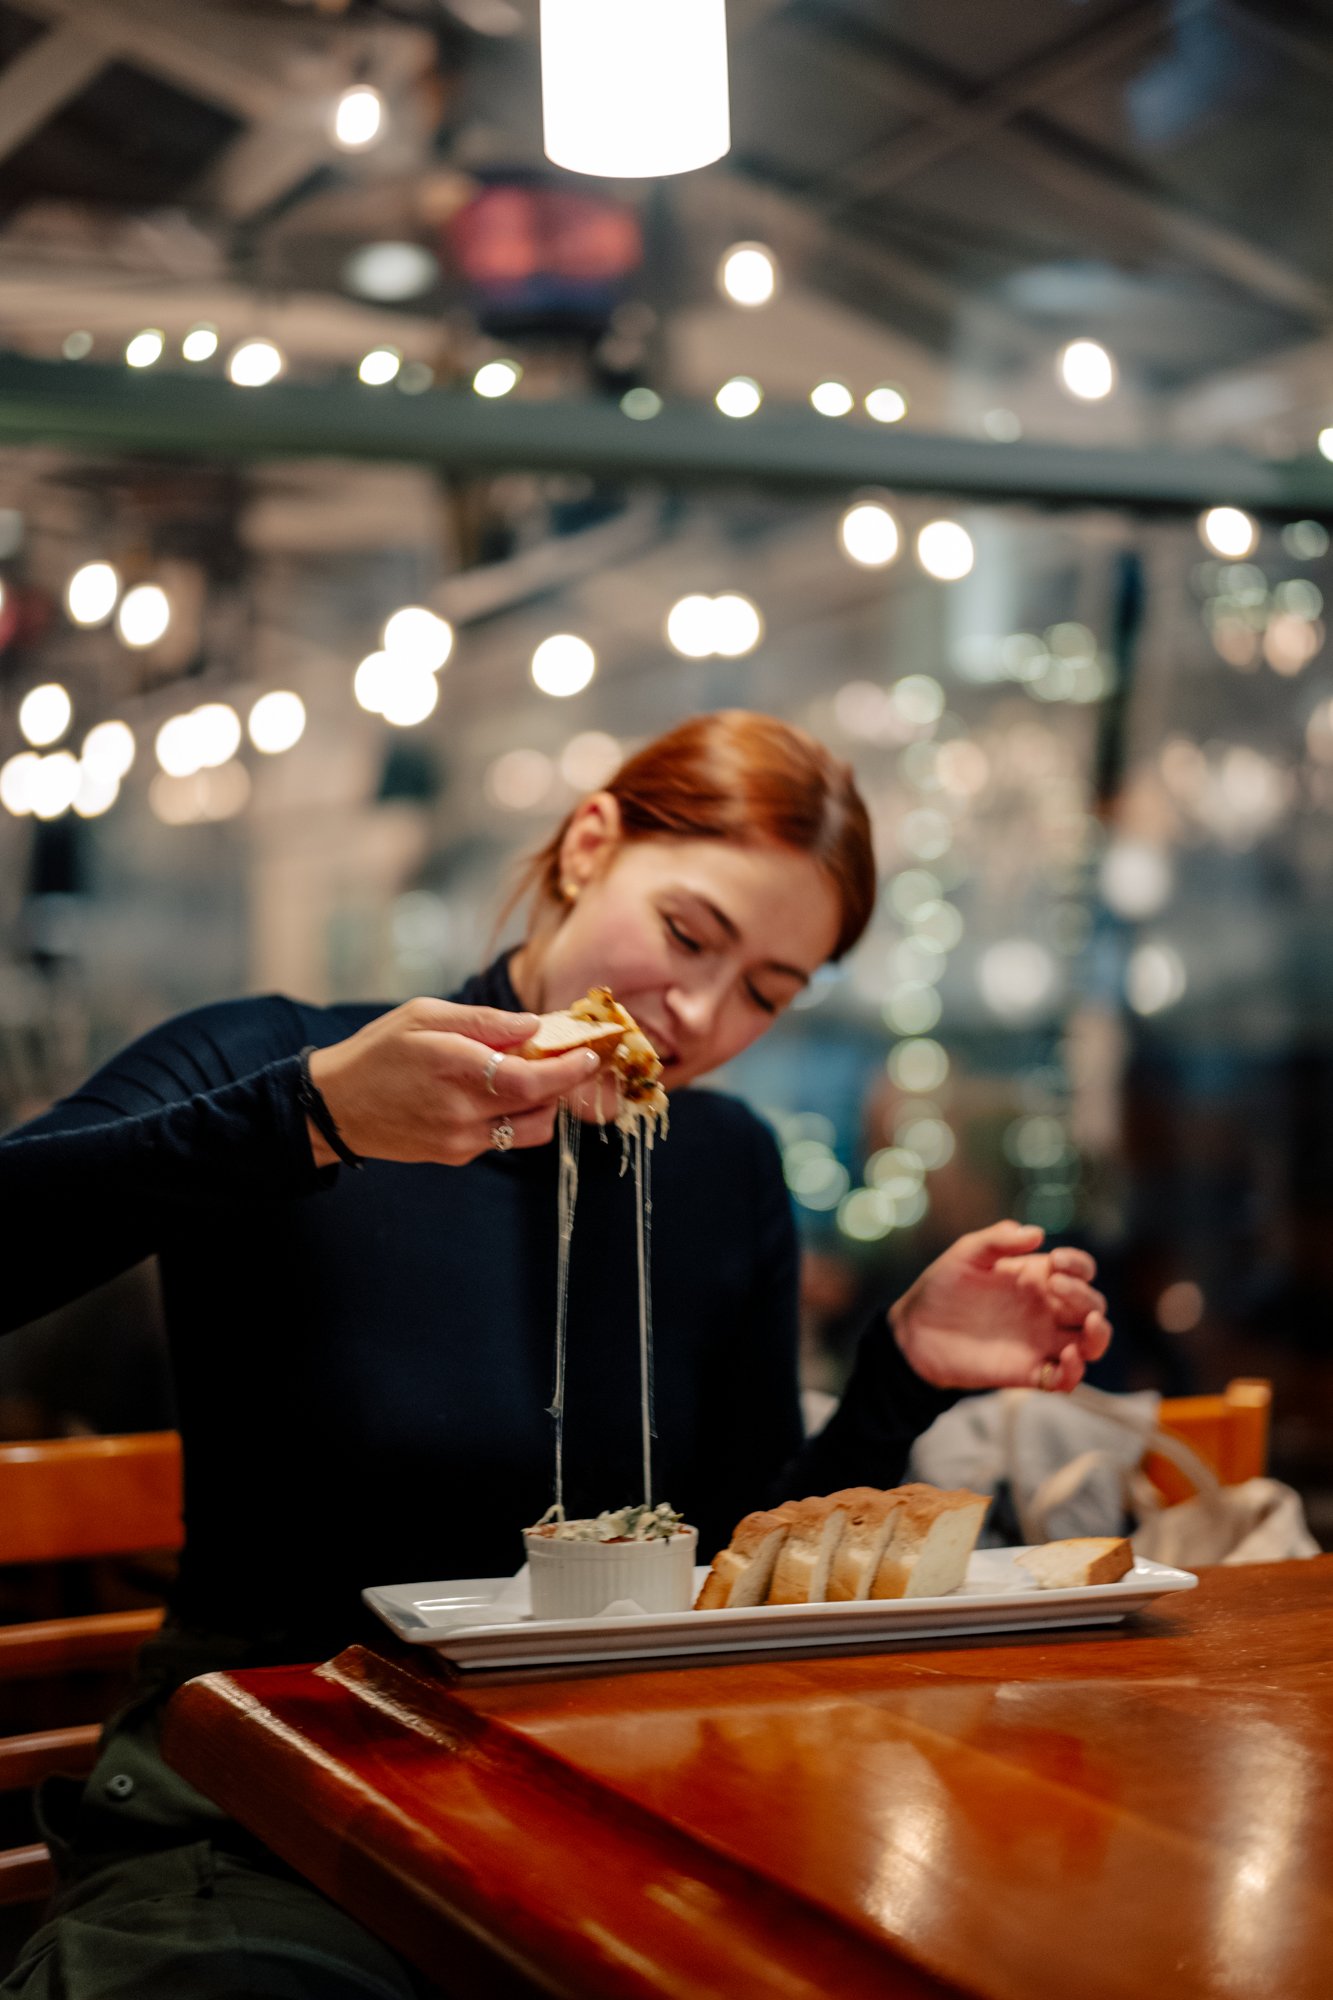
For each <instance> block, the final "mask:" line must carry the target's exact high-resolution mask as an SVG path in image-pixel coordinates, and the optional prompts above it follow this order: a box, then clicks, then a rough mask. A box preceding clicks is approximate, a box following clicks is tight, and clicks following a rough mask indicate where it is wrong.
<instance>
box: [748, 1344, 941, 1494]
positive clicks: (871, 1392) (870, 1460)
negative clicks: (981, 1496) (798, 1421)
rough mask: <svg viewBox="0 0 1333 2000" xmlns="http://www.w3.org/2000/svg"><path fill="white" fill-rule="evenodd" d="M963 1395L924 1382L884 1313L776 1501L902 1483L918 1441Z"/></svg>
mask: <svg viewBox="0 0 1333 2000" xmlns="http://www.w3.org/2000/svg"><path fill="white" fill-rule="evenodd" d="M957 1400H958V1395H957V1392H956V1391H954V1390H951V1389H936V1388H933V1387H932V1386H931V1384H930V1383H928V1382H923V1381H922V1379H921V1377H920V1376H919V1375H918V1374H916V1372H915V1371H914V1370H913V1369H912V1368H911V1367H909V1365H908V1363H907V1360H906V1359H905V1357H904V1355H903V1352H902V1349H901V1348H900V1347H899V1345H898V1343H897V1341H896V1340H895V1339H894V1337H893V1331H892V1328H891V1327H890V1326H889V1323H888V1318H887V1315H886V1314H885V1313H883V1312H878V1313H876V1314H875V1316H874V1318H873V1319H872V1320H871V1321H870V1323H869V1325H868V1326H867V1327H866V1329H865V1331H864V1333H863V1334H862V1335H861V1341H860V1345H859V1347H858V1349H857V1355H856V1365H855V1367H854V1368H853V1370H852V1374H851V1379H850V1380H849V1382H848V1384H847V1387H846V1389H845V1390H844V1391H843V1397H842V1401H841V1402H840V1403H839V1405H838V1407H837V1409H836V1410H835V1411H834V1412H833V1415H832V1416H831V1417H830V1418H829V1420H828V1422H827V1423H826V1424H825V1426H824V1428H823V1430H821V1431H819V1432H818V1433H817V1434H816V1435H815V1436H814V1437H812V1438H810V1439H808V1440H807V1442H806V1443H805V1444H804V1445H803V1446H802V1447H801V1449H800V1451H799V1452H798V1453H797V1454H796V1456H795V1458H793V1459H792V1461H791V1463H790V1464H789V1465H788V1466H787V1467H786V1468H785V1470H784V1472H783V1474H782V1478H781V1481H780V1482H779V1489H778V1491H777V1493H776V1494H775V1498H779V1499H796V1498H799V1497H800V1496H801V1495H803V1494H806V1493H836V1492H837V1491H839V1489H840V1488H842V1487H844V1486H896V1485H898V1484H899V1482H900V1481H901V1479H902V1476H903V1472H904V1469H905V1468H906V1465H907V1455H908V1453H909V1452H910V1450H911V1448H912V1445H913V1443H914V1441H915V1440H916V1439H917V1438H918V1437H919V1436H920V1435H921V1433H922V1431H924V1430H928V1429H929V1428H930V1426H931V1424H933V1423H934V1421H935V1419H936V1417H938V1416H941V1415H942V1414H943V1413H944V1411H945V1410H947V1409H949V1408H950V1407H951V1406H952V1405H953V1404H954V1403H956V1402H957Z"/></svg>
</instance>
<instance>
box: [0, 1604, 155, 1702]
mask: <svg viewBox="0 0 1333 2000" xmlns="http://www.w3.org/2000/svg"><path fill="white" fill-rule="evenodd" d="M161 1623H162V1612H161V1610H160V1609H159V1608H157V1607H156V1606H155V1607H154V1608H153V1609H151V1610H148V1611H100V1612H97V1613H95V1614H94V1615H93V1616H91V1617H88V1618H48V1619H43V1620H41V1621H40V1622H39V1623H35V1624H30V1625H0V1684H3V1683H4V1682H5V1681H25V1680H36V1679H37V1678H38V1677H39V1676H41V1675H44V1674H53V1673H65V1672H68V1671H70V1670H71V1669H74V1668H81V1669H86V1670H89V1671H102V1670H106V1669H114V1668H117V1667H128V1666H131V1665H132V1664H133V1662H134V1659H135V1657H136V1655H137V1654H138V1651H139V1648H140V1647H141V1646H142V1645H143V1643H144V1641H145V1639H151V1638H152V1636H153V1634H154V1632H156V1631H157V1629H158V1627H159V1626H160V1625H161Z"/></svg>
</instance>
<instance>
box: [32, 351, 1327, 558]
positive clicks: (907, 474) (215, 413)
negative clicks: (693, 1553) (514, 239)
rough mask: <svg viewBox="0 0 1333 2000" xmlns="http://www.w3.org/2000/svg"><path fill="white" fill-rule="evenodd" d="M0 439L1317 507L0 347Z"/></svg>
mask: <svg viewBox="0 0 1333 2000" xmlns="http://www.w3.org/2000/svg"><path fill="white" fill-rule="evenodd" d="M0 443H8V444H16V445H21V444H37V445H44V446H63V447H64V448H66V449H67V450H70V451H74V452H78V453H81V454H82V455H83V456H85V457H87V456H89V455H96V454H104V453H107V452H147V453H154V454H158V455H166V456H175V457H185V458H195V459H201V458H202V459H210V458H216V459H233V460H243V461H244V460H256V461H257V460H266V459H280V458H292V457H296V458H339V459H363V460H365V459H370V460H380V461H399V462H404V463H415V464H425V465H431V466H433V467H435V468H436V469H437V470H438V471H439V472H441V473H443V474H465V475H478V474H479V475H485V474H491V473H501V472H511V471H527V472H557V473H565V472H587V473H591V474H593V475H594V476H596V477H600V478H606V479H612V480H617V481H620V482H623V483H624V484H626V485H633V484H635V483H637V482H642V481H645V480H654V481H660V482H662V483H664V484H668V485H673V486H730V487H733V488H747V487H748V488H756V487H757V488H767V489H771V490H778V491H783V492H787V493H792V494H796V495H805V496H816V495H836V496H849V495H851V494H853V493H855V492H857V491H858V490H859V489H862V488H865V487H867V486H876V487H881V488H886V489H888V490H890V491H892V492H897V493H926V494H933V495H938V496H942V497H949V498H955V499H962V500H975V501H986V502H992V503H997V504H1005V503H1011V502H1022V503H1026V504H1034V505H1038V506H1048V507H1100V508H1106V507H1110V508H1120V509H1128V510H1131V511H1135V512H1150V513H1179V514H1192V513H1195V512H1197V511H1198V510H1199V509H1201V508H1204V507H1210V506H1216V505H1220V504H1226V505H1231V506H1237V507H1245V508H1247V509H1249V510H1250V511H1251V512H1252V513H1254V514H1256V515H1258V516H1260V517H1262V518H1267V519H1273V520H1291V519H1292V518H1293V517H1297V516H1312V517H1315V518H1320V519H1324V520H1333V465H1330V464H1329V463H1328V462H1327V461H1325V460H1324V459H1322V458H1319V457H1312V458H1308V459H1290V460H1286V461H1272V460H1266V459H1258V458H1252V457H1250V456H1248V455H1247V454H1246V453H1244V452H1239V451H1229V450H1209V451H1197V452H1185V451H1162V450H1106V449H1098V448H1093V447H1084V446H1073V445H1061V444H1041V443H1034V442H1028V441H1026V440H1025V441H1023V442H1020V443H1016V444H993V443H990V442H989V441H985V440H980V439H973V438H961V437H951V436H947V435H930V434H923V433H915V432H903V431H900V430H894V431H892V432H886V431H884V430H883V429H882V428H881V427H880V426H875V427H874V428H873V429H872V428H871V427H869V426H863V425H860V424H853V423H843V424H835V423H830V422H829V421H828V419H827V418H824V417H820V416H818V415H817V414H816V413H815V412H814V411H812V410H810V409H807V408H804V407H800V406H785V407H775V406H774V405H773V404H771V403H766V404H765V406H764V411H763V414H762V416H760V417H757V418H754V419H751V420H749V421H747V422H744V423H736V422H733V421H730V420H729V419H727V418H726V417H723V416H721V415H720V414H719V413H718V411H716V410H715V409H713V408H712V406H711V405H693V404H691V405H679V406H671V405H668V406H667V408H666V409H664V410H663V411H662V413H661V414H660V415H659V416H657V417H656V418H654V419H653V420H652V421H651V422H648V423H636V422H633V421H632V420H631V419H629V418H628V417H626V416H624V415H623V414H622V413H621V411H620V410H619V409H618V408H617V406H616V405H615V404H614V403H610V402H599V401H595V400H592V399H588V400H578V401H574V400H559V401H550V402H537V401H534V402H524V401H521V400H520V401H515V402H502V403H494V402H486V401H484V400H483V399H481V398H479V397H477V396H475V395H473V394H471V392H470V391H467V390H432V391H428V392H427V393H426V394H425V395H422V396H411V397H409V396H403V395H400V394H398V393H397V392H396V391H394V390H367V389H366V388H364V387H363V386H362V385H361V384H359V383H352V382H348V383H346V384H338V385H335V386H333V387H317V386H314V385H309V384H304V383H299V382H275V383H271V384H270V385H269V386H268V387H267V388H264V389H258V390H256V389H238V388H236V387H235V386H234V385H233V384H231V383H229V382H226V381H222V380H220V379H219V378H217V377H190V376H182V375H166V374H163V375H143V376H128V375H127V373H126V371H125V370H124V369H123V368H106V367H100V366H92V365H89V364H86V363H85V364H80V365H72V364H69V363H61V362H50V361H31V360H26V359H11V358H5V359H0Z"/></svg>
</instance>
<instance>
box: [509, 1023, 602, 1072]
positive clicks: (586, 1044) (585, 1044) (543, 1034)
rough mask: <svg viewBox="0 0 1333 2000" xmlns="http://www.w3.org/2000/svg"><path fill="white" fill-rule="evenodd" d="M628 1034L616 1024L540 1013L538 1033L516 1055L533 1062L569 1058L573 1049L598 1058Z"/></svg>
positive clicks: (531, 1036)
mask: <svg viewBox="0 0 1333 2000" xmlns="http://www.w3.org/2000/svg"><path fill="white" fill-rule="evenodd" d="M624 1032H625V1031H624V1029H623V1028H622V1027H620V1025H619V1023H618V1022H615V1021H610V1022H608V1021H581V1020H580V1019H579V1017H578V1015H577V1014H565V1013H560V1014H540V1015H538V1017H537V1032H536V1034H535V1035H529V1037H528V1039H527V1041H526V1042H524V1044H523V1046H522V1047H521V1048H519V1049H516V1050H515V1051H514V1053H515V1055H520V1056H523V1057H525V1058H526V1059H527V1060H528V1061H529V1062H540V1061H542V1060H544V1059H545V1058H547V1057H550V1056H565V1055H568V1054H569V1053H570V1051H571V1050H572V1049H594V1050H596V1052H597V1054H598V1055H601V1056H609V1055H611V1054H612V1052H613V1051H614V1049H615V1047H616V1045H617V1043H618V1042H619V1041H620V1038H621V1036H622V1035H623V1034H624Z"/></svg>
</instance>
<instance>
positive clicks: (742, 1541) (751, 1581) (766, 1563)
mask: <svg viewBox="0 0 1333 2000" xmlns="http://www.w3.org/2000/svg"><path fill="white" fill-rule="evenodd" d="M793 1511H794V1510H793V1509H792V1508H791V1507H790V1506H784V1507H779V1508H774V1509H773V1510H772V1512H760V1513H757V1514H747V1515H746V1517H745V1519H744V1520H743V1521H742V1522H741V1524H740V1526H739V1527H738V1528H737V1530H736V1532H735V1534H734V1535H733V1536H732V1538H731V1542H730V1544H729V1546H728V1547H727V1548H725V1549H722V1550H721V1551H720V1552H719V1554H717V1555H716V1556H714V1558H713V1567H712V1568H711V1569H710V1570H709V1572H708V1575H707V1577H706V1578H705V1580H704V1587H703V1589H702V1590H701V1591H700V1592H699V1595H698V1597H697V1598H696V1599H695V1604H694V1608H695V1610H696V1611H721V1610H722V1609H723V1608H724V1607H726V1608H729V1609H731V1610H733V1611H734V1610H739V1609H741V1608H742V1607H743V1606H745V1605H747V1604H762V1603H763V1602H764V1599H765V1598H766V1597H767V1595H768V1586H769V1583H770V1582H771V1580H772V1576H773V1568H774V1565H775V1563H776V1562H777V1559H778V1555H779V1553H780V1551H781V1549H782V1544H783V1543H784V1542H785V1541H786V1539H787V1530H788V1528H789V1527H790V1526H791V1516H792V1512H793Z"/></svg>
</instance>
